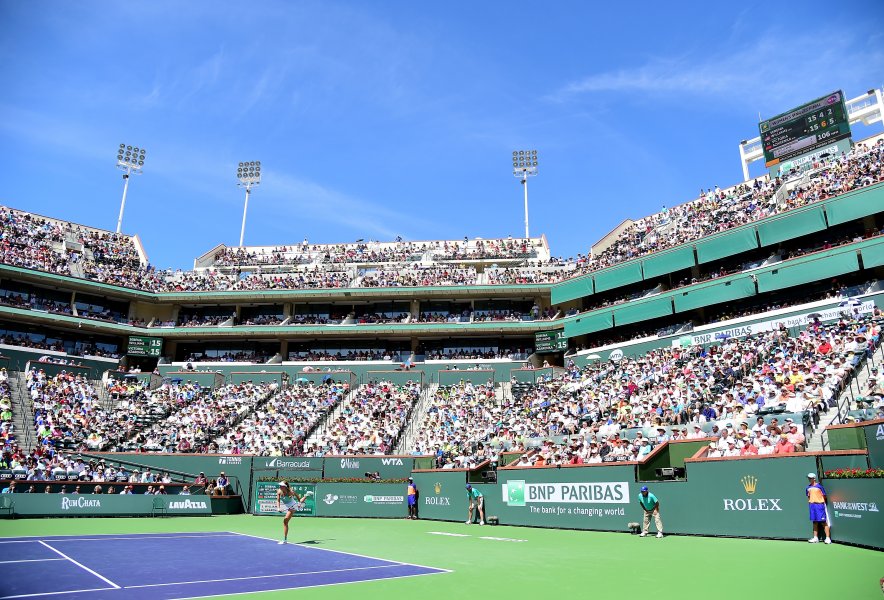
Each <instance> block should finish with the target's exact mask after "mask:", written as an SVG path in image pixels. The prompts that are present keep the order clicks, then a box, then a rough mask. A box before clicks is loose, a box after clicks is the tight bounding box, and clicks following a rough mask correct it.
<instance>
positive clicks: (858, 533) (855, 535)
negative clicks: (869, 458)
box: [823, 479, 884, 548]
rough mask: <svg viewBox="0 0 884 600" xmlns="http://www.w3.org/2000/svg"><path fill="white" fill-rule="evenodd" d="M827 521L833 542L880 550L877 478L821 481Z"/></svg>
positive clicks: (882, 528) (883, 537)
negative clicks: (825, 502) (827, 513)
mask: <svg viewBox="0 0 884 600" xmlns="http://www.w3.org/2000/svg"><path fill="white" fill-rule="evenodd" d="M823 487H824V488H825V489H826V493H827V494H828V495H829V507H828V509H829V520H830V521H831V523H832V539H833V540H835V541H836V542H849V543H851V544H862V545H864V546H872V547H874V548H884V505H882V503H881V490H882V488H884V485H882V482H881V480H880V479H825V480H823Z"/></svg>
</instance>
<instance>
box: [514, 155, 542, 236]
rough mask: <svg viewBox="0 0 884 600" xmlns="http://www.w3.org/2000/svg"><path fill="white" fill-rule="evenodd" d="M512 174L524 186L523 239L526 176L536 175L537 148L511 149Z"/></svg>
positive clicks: (526, 224)
mask: <svg viewBox="0 0 884 600" xmlns="http://www.w3.org/2000/svg"><path fill="white" fill-rule="evenodd" d="M513 175H515V176H516V177H518V178H519V179H521V180H522V185H523V186H525V239H526V240H527V239H530V235H529V234H528V176H529V175H531V176H534V175H537V150H513Z"/></svg>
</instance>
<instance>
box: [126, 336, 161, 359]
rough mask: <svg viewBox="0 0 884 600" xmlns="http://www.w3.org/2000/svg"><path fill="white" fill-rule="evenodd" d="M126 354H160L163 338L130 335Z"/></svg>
mask: <svg viewBox="0 0 884 600" xmlns="http://www.w3.org/2000/svg"><path fill="white" fill-rule="evenodd" d="M126 354H128V355H129V356H162V355H163V338H158V337H146V336H143V335H131V336H129V345H128V347H127V348H126Z"/></svg>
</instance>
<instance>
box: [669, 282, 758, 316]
mask: <svg viewBox="0 0 884 600" xmlns="http://www.w3.org/2000/svg"><path fill="white" fill-rule="evenodd" d="M753 295H755V284H754V283H753V282H752V278H751V277H749V276H748V275H747V276H742V277H739V278H737V279H733V280H731V281H719V282H716V283H711V284H708V285H703V286H691V288H690V290H689V291H684V292H678V291H676V292H675V293H674V294H673V297H674V299H675V312H684V311H687V310H694V309H696V308H702V307H704V306H710V305H712V304H720V303H722V302H730V301H732V300H738V299H740V298H748V297H750V296H753Z"/></svg>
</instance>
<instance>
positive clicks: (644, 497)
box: [638, 485, 663, 538]
mask: <svg viewBox="0 0 884 600" xmlns="http://www.w3.org/2000/svg"><path fill="white" fill-rule="evenodd" d="M638 503H639V504H640V505H641V507H642V510H643V511H644V515H643V516H642V533H641V537H645V536H646V535H648V529H649V528H650V526H651V515H653V516H654V524H655V525H656V526H657V537H658V538H661V537H663V520H662V519H660V501H659V500H657V496H655V495H654V494H652V493H651V492H649V491H648V486H646V485H643V486H642V489H641V492H639V494H638Z"/></svg>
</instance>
